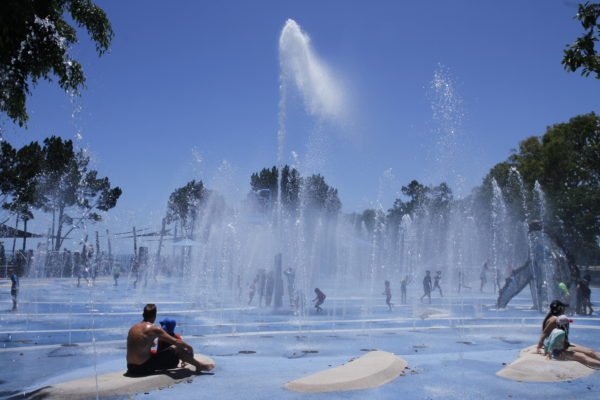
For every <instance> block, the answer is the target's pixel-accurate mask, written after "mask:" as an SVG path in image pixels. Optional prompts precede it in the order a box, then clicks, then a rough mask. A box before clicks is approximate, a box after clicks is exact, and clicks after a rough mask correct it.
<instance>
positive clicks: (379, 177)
mask: <svg viewBox="0 0 600 400" xmlns="http://www.w3.org/2000/svg"><path fill="white" fill-rule="evenodd" d="M97 3H98V4H99V5H100V6H101V7H102V8H104V10H105V11H106V12H107V14H108V17H109V18H110V20H111V22H112V25H113V28H114V31H115V38H114V41H113V43H112V46H111V51H110V54H107V55H105V56H104V57H101V58H98V57H97V56H96V53H95V51H94V47H93V45H92V44H91V43H90V42H89V40H88V39H87V37H86V35H84V34H82V35H81V39H82V40H81V43H80V45H78V46H77V47H75V48H74V49H73V52H74V54H75V55H76V58H78V59H79V60H80V61H81V62H82V64H83V66H84V70H85V73H86V76H87V89H86V90H84V92H83V95H82V97H81V98H79V99H78V100H76V104H75V105H73V104H72V103H71V102H70V101H69V98H68V96H66V95H65V94H64V93H62V92H61V91H60V89H59V88H58V87H57V86H56V85H49V84H45V83H42V84H40V85H39V86H38V87H37V88H36V89H35V90H34V91H33V95H32V97H30V99H29V103H28V107H29V112H30V117H31V119H30V121H29V127H28V129H27V130H24V129H19V128H18V127H16V126H14V125H12V124H11V123H10V122H6V121H4V124H3V129H4V133H5V137H6V138H7V139H8V140H9V141H10V142H11V143H13V144H14V145H21V144H24V143H26V142H28V141H31V140H40V139H42V138H44V137H46V136H49V135H52V134H55V135H60V136H63V137H65V138H71V139H73V138H75V136H76V134H77V132H81V135H82V137H83V139H82V140H81V141H80V143H81V145H83V146H86V147H87V148H89V150H90V151H91V153H92V154H93V157H94V161H95V166H96V168H97V169H98V170H99V172H100V174H101V175H106V176H108V177H109V178H110V180H111V182H112V183H113V184H115V185H118V186H120V187H122V188H123V191H124V193H123V196H122V197H121V199H120V201H119V204H118V206H117V208H116V209H115V210H113V211H112V212H111V213H110V215H109V218H108V222H109V225H110V226H111V229H113V232H114V230H118V229H119V228H117V227H116V226H117V225H119V224H122V225H126V226H130V225H131V224H133V223H135V224H137V225H138V226H152V227H158V225H159V221H160V218H161V216H162V215H163V212H164V210H165V205H166V202H167V199H168V196H169V194H170V192H171V191H172V190H173V189H174V188H175V187H177V186H181V185H183V184H185V182H187V181H189V180H191V179H194V178H195V179H201V180H203V181H204V182H205V184H206V186H208V187H209V188H214V189H218V190H221V191H223V192H224V193H225V194H226V196H228V199H229V200H230V201H231V202H232V203H235V202H236V200H238V199H240V198H242V197H243V196H244V195H245V194H246V193H247V191H248V190H249V183H248V182H249V176H250V174H251V173H252V172H254V171H257V170H259V169H261V168H263V167H270V166H272V165H274V164H275V163H276V157H277V127H278V101H279V91H278V86H279V81H278V77H279V61H278V39H279V34H280V32H281V29H282V28H283V26H284V24H285V21H286V20H287V19H288V18H293V19H294V20H295V21H297V22H298V24H299V25H300V26H301V27H302V29H303V30H304V31H305V32H306V33H307V34H308V35H309V36H310V37H311V41H312V46H313V47H314V50H315V52H316V54H318V56H319V58H320V59H321V60H322V61H323V62H324V63H325V64H326V65H327V66H328V67H329V68H330V70H331V71H333V72H334V75H335V76H336V77H339V78H340V80H342V81H343V82H344V85H345V87H346V89H347V92H348V93H349V97H351V99H349V102H350V103H352V104H353V108H352V115H351V118H350V119H349V121H347V122H348V123H347V124H346V125H345V126H344V127H339V126H337V127H334V126H331V125H330V124H324V125H322V124H319V123H317V122H316V121H314V120H312V119H311V118H310V117H308V116H307V115H306V113H304V110H303V108H302V107H301V106H300V105H298V103H299V102H298V101H297V99H296V101H295V102H294V98H293V96H292V100H291V101H290V102H289V104H288V112H289V118H288V125H287V130H288V132H287V134H288V137H287V140H286V149H285V150H286V152H285V156H286V160H288V161H289V154H290V152H291V151H292V150H293V151H295V152H297V153H298V154H299V155H300V156H301V157H302V156H303V155H305V154H306V152H307V146H308V143H309V137H311V135H313V136H314V135H315V134H317V136H319V137H321V139H322V140H321V145H320V146H319V151H318V153H319V154H320V155H321V156H320V157H321V159H320V164H319V165H320V169H321V172H322V174H323V175H324V176H325V178H326V180H327V181H328V183H330V184H331V185H332V186H334V187H336V188H338V190H339V195H340V199H341V201H342V203H343V209H344V211H345V212H351V211H362V210H363V209H364V208H368V207H372V206H373V205H374V204H375V202H376V200H377V199H378V198H379V199H380V200H381V202H382V204H383V206H384V207H385V208H389V207H391V205H392V203H393V199H394V195H395V194H396V193H398V192H399V190H400V186H401V185H403V184H406V183H408V182H409V181H410V180H411V179H418V180H420V181H422V182H424V183H426V184H433V183H436V184H437V183H439V181H440V179H442V177H443V176H444V173H446V174H447V171H449V170H452V171H456V173H457V174H459V175H460V176H461V179H463V180H464V181H465V186H464V188H465V190H466V191H469V190H470V189H471V188H472V187H473V186H475V185H478V184H479V183H480V182H481V179H482V177H483V176H484V175H485V174H486V173H487V172H488V170H489V169H490V168H491V167H492V166H493V165H494V164H496V163H497V162H500V161H502V160H504V159H506V157H507V156H508V155H509V154H510V149H511V148H516V147H517V146H518V143H519V141H520V140H522V139H524V138H525V137H527V136H531V135H541V134H543V133H544V131H545V129H546V127H547V126H549V125H552V124H555V123H559V122H564V121H567V120H568V119H569V118H570V117H573V116H575V115H578V114H582V113H588V112H590V111H595V112H597V113H598V112H599V111H600V110H599V106H600V82H599V81H597V80H595V79H593V78H583V77H580V76H579V74H573V73H567V72H565V71H564V70H563V68H562V66H561V64H560V61H561V58H562V50H563V49H564V46H565V45H566V44H567V43H570V42H572V41H573V40H574V39H575V38H576V37H577V36H578V35H580V34H581V32H582V31H581V28H580V25H579V24H578V22H577V21H575V20H574V19H573V16H574V15H575V13H576V10H577V3H576V2H574V1H558V0H556V1H547V0H540V1H502V2H498V1H478V2H474V1H429V2H421V1H294V2H292V1H280V0H278V1H235V2H234V1H222V0H219V1H177V2H165V1H97ZM440 64H441V65H442V66H443V68H444V69H445V70H446V71H448V74H449V76H450V77H451V79H452V81H453V82H454V87H455V92H456V94H457V96H458V97H459V98H460V99H461V101H462V103H461V106H460V112H461V114H462V118H461V121H462V123H461V125H460V129H459V131H458V134H457V137H456V140H455V141H454V147H453V150H452V151H451V152H450V153H451V154H446V155H445V156H444V157H445V158H444V161H443V162H440V161H436V159H437V158H436V155H435V154H436V142H437V141H439V131H438V128H439V125H438V123H437V122H436V121H435V120H434V118H433V116H432V101H431V88H430V85H431V82H432V80H433V78H434V72H435V71H436V69H437V68H439V67H438V66H439V65H440ZM79 110H80V111H79ZM74 112H75V116H74V117H73V114H74ZM438 150H439V149H438ZM442 150H443V149H442ZM198 157H199V158H201V162H198V161H196V160H197V158H198ZM390 168H391V174H390V173H389V172H387V173H386V171H388V170H389V169H390ZM440 171H442V172H440ZM444 171H446V172H444ZM453 173H454V172H453ZM449 180H450V181H451V183H453V184H454V182H452V181H455V180H456V179H454V178H451V179H449ZM40 230H42V231H43V229H41V228H40Z"/></svg>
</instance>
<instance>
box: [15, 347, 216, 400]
mask: <svg viewBox="0 0 600 400" xmlns="http://www.w3.org/2000/svg"><path fill="white" fill-rule="evenodd" d="M195 358H196V359H197V360H198V361H200V362H212V363H213V364H214V362H213V361H212V359H210V358H208V357H205V356H201V355H196V356H195ZM125 373H126V371H124V370H123V371H118V372H111V373H108V374H103V375H98V379H97V382H98V384H97V385H98V386H97V387H96V377H95V376H91V377H87V378H82V379H77V380H73V381H69V382H64V383H58V384H56V385H52V386H47V387H43V388H41V389H39V390H36V391H35V392H32V393H26V395H27V398H31V399H64V400H83V399H95V398H96V394H98V397H100V398H102V397H109V396H125V395H130V394H136V393H145V392H151V391H154V390H159V389H164V388H167V387H169V386H172V385H175V384H177V383H180V382H183V381H186V380H188V379H191V378H192V377H194V376H197V375H196V373H195V367H193V366H191V365H190V364H187V365H186V366H185V367H181V368H174V369H170V370H165V371H162V372H157V373H156V374H154V375H148V376H140V377H133V376H127V375H125ZM96 388H97V390H96ZM21 396H22V395H21Z"/></svg>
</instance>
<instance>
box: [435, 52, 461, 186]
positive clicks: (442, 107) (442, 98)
mask: <svg viewBox="0 0 600 400" xmlns="http://www.w3.org/2000/svg"><path fill="white" fill-rule="evenodd" d="M430 88H431V91H432V94H430V96H431V111H432V117H433V121H434V122H435V123H436V124H437V128H436V132H435V134H436V136H435V148H434V150H435V153H434V159H435V166H436V169H437V170H436V171H434V173H435V175H437V176H438V178H439V179H441V180H442V181H446V182H448V183H451V184H452V186H453V187H455V189H456V190H457V193H458V194H461V193H462V190H463V188H462V186H463V184H464V183H463V182H462V181H463V180H462V178H461V176H460V175H459V174H458V171H457V166H456V156H457V154H458V138H459V135H460V129H461V126H462V120H463V111H462V99H461V97H460V96H459V95H458V93H457V90H456V84H455V83H454V80H453V79H452V76H451V74H450V71H449V70H448V68H446V67H445V66H443V65H442V64H438V66H437V68H436V70H435V71H434V74H433V80H432V81H431V83H430ZM451 180H452V181H451Z"/></svg>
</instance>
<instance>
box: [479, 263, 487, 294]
mask: <svg viewBox="0 0 600 400" xmlns="http://www.w3.org/2000/svg"><path fill="white" fill-rule="evenodd" d="M487 272H488V263H487V261H486V262H484V263H483V267H482V268H481V273H480V274H479V280H480V281H481V286H479V291H480V292H483V287H484V286H485V284H486V283H487Z"/></svg>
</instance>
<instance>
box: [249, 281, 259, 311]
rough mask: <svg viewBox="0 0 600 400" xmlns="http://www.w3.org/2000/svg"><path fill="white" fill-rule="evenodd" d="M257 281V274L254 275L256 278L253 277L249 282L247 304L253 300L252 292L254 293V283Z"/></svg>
mask: <svg viewBox="0 0 600 400" xmlns="http://www.w3.org/2000/svg"><path fill="white" fill-rule="evenodd" d="M257 282H258V275H257V276H256V278H254V280H253V281H252V283H251V284H250V287H249V292H248V305H250V304H252V300H254V294H255V293H256V283H257Z"/></svg>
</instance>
